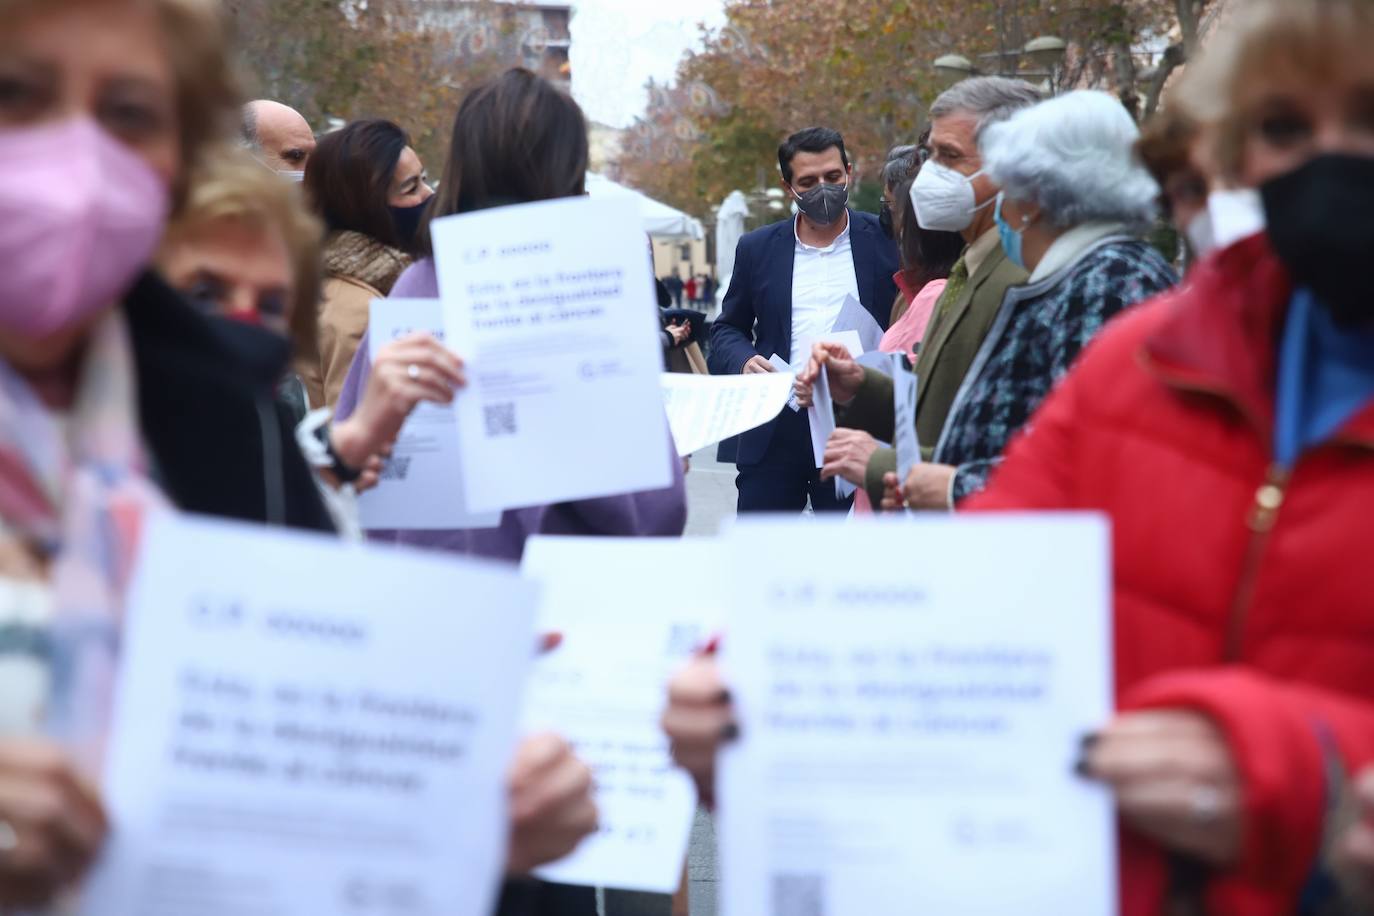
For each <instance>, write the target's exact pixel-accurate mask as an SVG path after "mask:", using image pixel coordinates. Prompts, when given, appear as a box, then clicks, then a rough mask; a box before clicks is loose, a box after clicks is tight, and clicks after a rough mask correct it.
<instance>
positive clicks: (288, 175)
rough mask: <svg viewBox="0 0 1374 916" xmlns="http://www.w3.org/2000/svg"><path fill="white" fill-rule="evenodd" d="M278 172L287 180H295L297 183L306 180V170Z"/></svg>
mask: <svg viewBox="0 0 1374 916" xmlns="http://www.w3.org/2000/svg"><path fill="white" fill-rule="evenodd" d="M277 174H278V175H280V176H281V177H283V178H285V179H286V180H287V181H294V182H295V183H296V184H300V183H301V182H302V181H305V172H286V171H282V172H278V173H277Z"/></svg>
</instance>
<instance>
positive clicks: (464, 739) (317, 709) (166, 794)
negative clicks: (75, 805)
mask: <svg viewBox="0 0 1374 916" xmlns="http://www.w3.org/2000/svg"><path fill="white" fill-rule="evenodd" d="M143 537H144V542H143V546H142V551H141V557H140V560H139V565H138V572H137V574H136V577H135V582H134V584H133V586H132V589H131V592H130V597H129V602H128V616H127V620H126V625H125V629H124V633H123V657H122V659H121V665H122V669H121V675H120V678H121V679H120V683H119V685H118V689H117V692H116V706H115V713H114V726H113V732H112V735H111V740H110V744H109V754H108V761H107V765H106V774H105V786H104V789H105V791H104V796H105V801H106V803H107V804H108V806H109V811H110V815H111V819H112V820H113V822H114V824H115V830H114V833H113V835H112V837H111V841H110V843H109V844H108V846H107V848H106V852H105V856H104V858H103V859H102V861H101V863H100V865H99V866H98V869H97V871H96V873H95V874H94V875H93V876H92V880H91V882H90V883H89V885H88V886H87V888H86V893H85V895H84V903H83V907H82V910H81V912H82V913H83V914H85V916H107V914H108V916H141V914H154V913H248V912H252V913H269V912H270V913H275V914H279V916H344V914H352V913H356V912H358V910H359V908H360V907H361V906H363V904H364V903H368V904H369V905H371V906H375V907H383V908H384V911H386V912H397V911H402V912H412V913H419V912H426V913H451V914H456V916H488V914H489V913H490V912H491V908H492V906H493V904H494V901H495V892H496V888H497V884H498V882H499V879H500V876H501V874H502V872H503V871H504V867H505V857H506V848H505V843H504V838H505V836H506V833H507V810H506V771H507V767H508V766H509V764H510V761H511V758H512V755H513V751H514V748H515V736H516V723H517V714H518V703H519V694H520V688H521V685H522V682H523V680H524V677H525V673H526V671H528V669H529V665H530V646H531V645H532V644H533V640H534V628H533V614H534V604H535V597H536V594H537V589H536V588H535V587H534V586H533V585H531V584H529V583H527V582H524V581H522V580H521V579H520V578H519V577H518V576H517V575H515V574H514V573H513V572H511V571H508V570H506V569H504V568H501V567H495V566H489V565H486V564H479V563H476V562H472V561H465V560H461V559H457V558H453V557H439V556H434V555H429V554H412V553H407V552H404V551H397V550H377V549H368V548H363V547H360V546H356V545H345V544H343V543H342V542H338V541H334V540H330V539H325V538H321V537H316V536H306V535H300V534H293V533H283V532H278V531H276V530H274V529H268V528H262V527H250V526H246V525H230V524H227V523H221V522H209V521H195V520H188V519H180V518H177V517H173V516H163V517H159V518H156V519H153V520H152V521H151V522H150V523H149V527H148V528H147V530H146V531H145V532H144V535H143ZM207 558H211V559H210V560H208V561H207ZM244 570H252V571H253V575H251V576H245V575H244ZM302 570H309V571H310V574H308V575H307V574H304V573H303V572H302ZM455 596H460V597H458V598H455Z"/></svg>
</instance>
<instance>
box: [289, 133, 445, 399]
mask: <svg viewBox="0 0 1374 916" xmlns="http://www.w3.org/2000/svg"><path fill="white" fill-rule="evenodd" d="M305 190H306V193H307V195H308V196H309V198H310V201H311V203H312V205H313V206H314V207H315V211H316V212H317V213H318V214H319V215H320V217H321V218H322V219H323V220H324V222H325V225H326V227H327V228H328V230H329V238H328V239H327V241H326V242H325V250H324V268H325V283H324V289H323V298H322V300H321V302H320V306H319V322H318V325H319V330H318V343H317V346H316V352H315V353H311V354H306V355H305V356H304V357H303V358H302V359H301V361H300V365H299V369H300V374H301V378H302V380H303V381H304V382H305V387H306V391H307V392H308V393H309V396H310V406H312V407H322V406H325V405H332V404H334V403H335V402H336V401H337V400H338V397H339V389H340V388H342V387H343V380H344V376H345V375H346V374H347V373H348V367H349V364H350V363H352V362H353V354H354V352H355V351H356V350H357V348H358V341H359V340H360V339H361V338H362V336H363V332H364V331H365V330H366V329H367V314H368V303H370V302H371V301H372V300H373V299H380V298H383V297H384V296H386V295H387V294H388V293H390V292H391V287H392V286H393V285H394V284H395V282H396V279H397V278H398V277H400V275H401V272H402V271H403V270H405V269H406V268H407V267H409V266H410V263H411V260H412V257H413V255H414V252H415V238H416V231H417V229H418V227H419V225H420V218H421V215H422V213H423V212H424V210H425V206H426V204H427V203H428V202H429V199H430V198H431V197H433V196H434V190H433V189H432V188H431V187H430V186H429V182H428V176H427V175H426V174H425V167H424V163H422V162H421V161H420V157H419V156H417V155H416V154H415V150H413V149H412V148H411V146H410V138H409V137H408V136H407V135H406V132H405V131H404V130H402V129H401V128H400V127H399V126H397V125H396V124H393V123H392V122H390V121H382V120H366V121H354V122H353V123H351V124H349V125H348V126H347V127H344V128H343V129H341V130H337V131H335V132H334V133H332V134H328V135H326V136H325V137H324V138H322V139H321V140H320V142H319V145H318V146H317V147H316V148H315V152H314V154H313V155H312V156H311V157H310V161H309V162H308V164H307V165H306V169H305Z"/></svg>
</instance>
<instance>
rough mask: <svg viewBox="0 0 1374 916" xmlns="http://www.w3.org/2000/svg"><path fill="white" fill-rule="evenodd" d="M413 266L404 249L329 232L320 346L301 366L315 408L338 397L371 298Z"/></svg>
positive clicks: (383, 294)
mask: <svg viewBox="0 0 1374 916" xmlns="http://www.w3.org/2000/svg"><path fill="white" fill-rule="evenodd" d="M408 266H410V258H409V257H408V256H407V255H406V254H405V253H404V252H401V251H398V250H396V249H395V248H389V247H387V246H385V245H382V244H380V243H379V242H376V241H373V240H372V239H370V238H368V237H367V236H364V235H360V234H359V233H356V232H336V233H334V234H333V235H331V236H330V237H329V240H328V241H327V242H326V243H325V253H324V268H325V281H324V288H323V295H322V296H321V297H320V306H319V332H318V335H317V338H318V339H317V341H316V345H315V352H314V353H313V354H307V355H306V356H303V357H302V358H301V359H300V361H299V362H298V363H297V366H296V371H297V372H298V373H299V374H300V377H301V381H302V382H304V383H305V390H306V393H307V394H309V396H310V406H311V408H318V407H324V406H326V405H328V406H330V407H333V406H334V405H335V404H336V403H337V402H338V400H339V391H340V390H341V389H342V388H343V383H344V378H346V377H347V376H348V368H349V366H351V365H353V355H354V354H355V353H356V352H357V351H358V344H359V342H360V341H361V340H362V337H363V333H364V332H365V331H366V330H367V319H368V312H369V309H370V307H371V304H372V300H373V299H384V298H386V296H387V294H389V293H390V292H391V287H392V286H393V285H395V283H396V280H397V278H398V277H400V275H401V272H402V271H404V270H405V269H406V268H407V267H408Z"/></svg>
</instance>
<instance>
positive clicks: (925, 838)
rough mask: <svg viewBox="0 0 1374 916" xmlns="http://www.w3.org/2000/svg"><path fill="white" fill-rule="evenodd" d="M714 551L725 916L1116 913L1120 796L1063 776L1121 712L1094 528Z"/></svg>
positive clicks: (1070, 518) (835, 527) (1045, 524)
mask: <svg viewBox="0 0 1374 916" xmlns="http://www.w3.org/2000/svg"><path fill="white" fill-rule="evenodd" d="M724 546H725V547H726V548H727V553H726V557H727V558H728V559H727V563H728V565H727V566H726V567H725V570H726V572H727V575H726V576H725V578H726V584H725V586H724V587H725V588H726V590H727V591H728V593H729V595H730V598H729V600H730V604H729V605H728V606H727V610H728V612H729V617H728V619H727V622H726V632H727V633H728V637H727V638H726V639H725V640H724V642H723V645H722V653H723V654H722V656H721V667H722V669H723V671H724V674H725V676H726V682H727V683H728V684H729V687H730V691H731V695H732V696H733V697H734V699H735V704H736V713H737V715H738V718H739V726H740V733H741V735H742V737H741V739H740V740H739V741H738V742H736V743H734V744H733V745H732V746H730V747H729V748H727V749H726V750H724V751H723V752H722V754H721V758H720V767H719V770H718V778H717V801H718V808H717V813H716V831H717V837H718V842H719V844H720V862H721V870H722V886H721V891H722V893H721V900H722V904H723V907H722V913H723V914H724V916H773V914H779V916H783V914H788V916H790V914H795V913H808V914H813V913H820V914H824V916H872V914H875V913H884V914H886V913H940V914H947V913H958V914H961V916H1004V914H1007V913H1034V914H1049V913H1053V914H1055V916H1111V914H1114V913H1115V912H1116V907H1117V887H1116V883H1117V876H1116V875H1117V873H1116V861H1115V859H1116V820H1115V814H1114V809H1113V805H1112V800H1111V796H1110V794H1109V793H1108V791H1107V790H1106V789H1105V788H1104V787H1102V786H1097V785H1092V784H1090V783H1088V782H1086V781H1084V780H1082V779H1080V778H1079V777H1077V776H1076V775H1075V774H1074V772H1073V766H1074V762H1075V759H1076V758H1077V755H1078V752H1079V747H1080V739H1081V737H1082V735H1083V734H1085V733H1087V732H1089V731H1092V730H1095V729H1098V728H1100V727H1101V726H1102V724H1103V723H1104V722H1106V721H1107V720H1108V719H1109V718H1110V716H1111V712H1112V673H1111V672H1112V665H1111V652H1112V639H1111V632H1110V630H1111V627H1110V620H1111V597H1110V576H1109V569H1110V567H1109V563H1110V548H1109V536H1108V529H1107V524H1106V521H1105V520H1104V519H1102V518H1100V517H1098V516H1089V515H1078V516H1075V515H1041V516H1029V515H1021V516H1016V515H1000V516H999V515H988V516H981V517H979V516H975V517H968V518H949V517H937V518H929V519H921V520H919V521H914V522H913V521H910V520H906V519H891V518H887V519H874V518H868V519H866V520H862V521H857V522H851V523H849V524H845V523H843V522H838V523H836V522H833V521H831V520H815V521H813V522H811V523H809V524H806V525H798V524H796V523H795V522H784V521H777V520H761V521H752V520H742V521H740V522H739V523H738V524H736V525H735V526H734V527H733V528H732V529H731V530H730V531H729V532H728V533H727V536H726V540H725V542H724ZM799 556H816V557H824V558H825V562H824V563H797V562H796V558H797V557H799ZM989 569H995V570H997V574H996V575H988V570H989Z"/></svg>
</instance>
